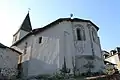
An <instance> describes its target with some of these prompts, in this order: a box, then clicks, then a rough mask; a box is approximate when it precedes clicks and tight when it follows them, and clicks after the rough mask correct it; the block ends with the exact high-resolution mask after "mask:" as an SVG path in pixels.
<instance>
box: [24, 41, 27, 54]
mask: <svg viewBox="0 0 120 80" xmlns="http://www.w3.org/2000/svg"><path fill="white" fill-rule="evenodd" d="M26 52H27V42H26V43H25V48H24V54H26Z"/></svg>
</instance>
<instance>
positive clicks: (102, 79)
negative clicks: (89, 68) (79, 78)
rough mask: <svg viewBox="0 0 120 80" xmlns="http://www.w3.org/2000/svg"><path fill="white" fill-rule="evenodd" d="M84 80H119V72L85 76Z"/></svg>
mask: <svg viewBox="0 0 120 80" xmlns="http://www.w3.org/2000/svg"><path fill="white" fill-rule="evenodd" d="M86 80H120V74H113V75H101V76H96V77H87V78H86Z"/></svg>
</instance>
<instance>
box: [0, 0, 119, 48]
mask: <svg viewBox="0 0 120 80" xmlns="http://www.w3.org/2000/svg"><path fill="white" fill-rule="evenodd" d="M119 7H120V1H119V0H114V1H113V0H0V42H1V43H3V44H5V45H7V46H10V45H11V44H12V35H13V34H14V33H15V32H16V31H17V29H18V28H19V27H20V25H21V23H22V21H23V19H24V18H25V16H26V14H27V12H28V8H31V10H30V18H31V23H32V27H33V28H38V27H42V26H44V25H47V24H48V23H50V22H52V21H54V20H56V19H58V18H60V17H69V15H70V13H73V14H74V17H77V18H82V19H90V20H91V21H93V22H94V23H95V24H96V25H97V26H98V27H99V28H100V30H99V31H98V33H99V36H100V41H101V46H102V49H105V50H110V49H114V48H115V47H116V46H120V35H119V29H120V9H119Z"/></svg>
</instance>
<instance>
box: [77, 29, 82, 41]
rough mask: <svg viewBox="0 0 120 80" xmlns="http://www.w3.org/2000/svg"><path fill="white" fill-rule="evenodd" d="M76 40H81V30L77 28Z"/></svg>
mask: <svg viewBox="0 0 120 80" xmlns="http://www.w3.org/2000/svg"><path fill="white" fill-rule="evenodd" d="M77 40H82V37H81V30H80V29H79V28H77Z"/></svg>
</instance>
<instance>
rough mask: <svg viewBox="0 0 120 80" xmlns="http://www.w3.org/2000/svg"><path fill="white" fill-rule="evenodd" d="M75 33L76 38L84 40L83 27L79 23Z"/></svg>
mask: <svg viewBox="0 0 120 80" xmlns="http://www.w3.org/2000/svg"><path fill="white" fill-rule="evenodd" d="M76 35H77V40H80V41H84V40H85V39H86V38H85V31H84V28H83V27H82V26H81V25H77V28H76Z"/></svg>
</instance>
